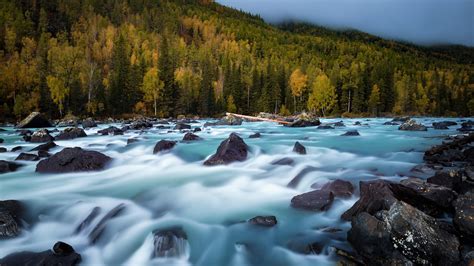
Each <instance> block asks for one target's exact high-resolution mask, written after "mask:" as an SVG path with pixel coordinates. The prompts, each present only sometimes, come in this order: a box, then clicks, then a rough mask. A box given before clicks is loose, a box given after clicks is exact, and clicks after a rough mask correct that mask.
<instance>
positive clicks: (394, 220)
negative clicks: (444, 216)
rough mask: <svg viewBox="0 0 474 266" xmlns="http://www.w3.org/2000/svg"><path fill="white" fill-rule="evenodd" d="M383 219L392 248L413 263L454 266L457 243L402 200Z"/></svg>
mask: <svg viewBox="0 0 474 266" xmlns="http://www.w3.org/2000/svg"><path fill="white" fill-rule="evenodd" d="M383 220H384V221H385V223H386V224H388V226H389V228H390V235H391V236H390V237H391V240H392V243H393V244H394V246H395V247H396V248H397V249H398V250H399V251H400V252H401V253H402V254H403V255H404V256H405V257H406V258H408V259H409V260H410V261H412V262H414V263H416V264H423V265H427V264H437V265H458V263H459V261H460V253H459V240H458V239H457V237H456V236H454V235H452V234H449V233H448V232H446V231H444V230H443V229H441V228H440V226H439V225H438V223H437V222H436V219H434V218H433V217H431V216H429V215H426V214H425V213H423V212H421V211H419V210H418V209H416V208H414V207H412V206H410V205H409V204H407V203H404V202H402V201H397V202H395V203H394V204H393V205H392V206H391V208H390V209H389V211H388V212H387V214H386V215H384V217H383Z"/></svg>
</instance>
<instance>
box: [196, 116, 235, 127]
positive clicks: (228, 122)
mask: <svg viewBox="0 0 474 266" xmlns="http://www.w3.org/2000/svg"><path fill="white" fill-rule="evenodd" d="M240 125H242V119H240V118H238V117H235V116H232V115H229V116H226V117H224V118H222V119H220V120H218V121H217V122H206V123H204V127H210V126H240Z"/></svg>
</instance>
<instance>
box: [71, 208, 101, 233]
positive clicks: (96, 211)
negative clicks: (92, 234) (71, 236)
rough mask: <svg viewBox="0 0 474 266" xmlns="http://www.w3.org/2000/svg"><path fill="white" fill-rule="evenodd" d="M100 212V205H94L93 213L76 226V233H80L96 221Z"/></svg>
mask: <svg viewBox="0 0 474 266" xmlns="http://www.w3.org/2000/svg"><path fill="white" fill-rule="evenodd" d="M99 214H100V207H94V209H92V211H91V213H90V214H89V215H88V216H87V217H86V218H85V219H84V220H83V221H82V222H81V223H80V224H79V225H78V226H77V227H76V230H74V233H75V234H79V233H80V232H82V231H84V230H85V229H86V228H87V227H89V226H90V224H91V223H92V221H94V219H95V218H97V216H99Z"/></svg>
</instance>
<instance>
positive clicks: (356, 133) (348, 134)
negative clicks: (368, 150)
mask: <svg viewBox="0 0 474 266" xmlns="http://www.w3.org/2000/svg"><path fill="white" fill-rule="evenodd" d="M341 136H360V134H359V131H357V130H349V131H347V132H346V133H344V134H342V135H341Z"/></svg>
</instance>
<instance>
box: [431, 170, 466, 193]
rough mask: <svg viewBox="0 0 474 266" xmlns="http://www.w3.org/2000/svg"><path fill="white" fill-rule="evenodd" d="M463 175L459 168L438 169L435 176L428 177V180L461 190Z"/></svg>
mask: <svg viewBox="0 0 474 266" xmlns="http://www.w3.org/2000/svg"><path fill="white" fill-rule="evenodd" d="M462 176H463V175H462V173H461V172H460V171H459V170H445V171H437V172H436V174H435V175H434V176H432V177H430V178H428V179H427V182H428V183H431V184H436V185H439V186H443V187H447V188H450V189H452V190H454V191H458V192H459V190H460V189H461V183H462Z"/></svg>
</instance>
